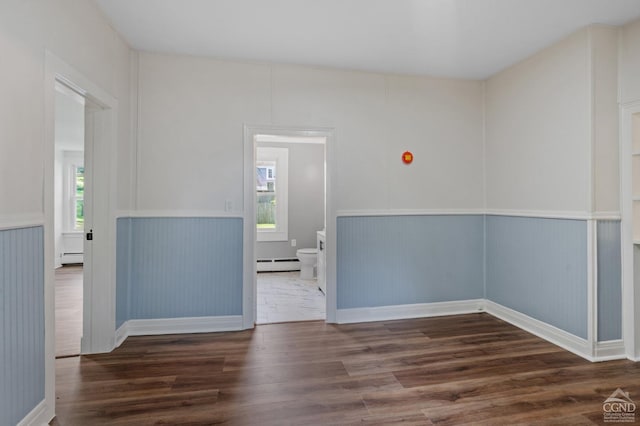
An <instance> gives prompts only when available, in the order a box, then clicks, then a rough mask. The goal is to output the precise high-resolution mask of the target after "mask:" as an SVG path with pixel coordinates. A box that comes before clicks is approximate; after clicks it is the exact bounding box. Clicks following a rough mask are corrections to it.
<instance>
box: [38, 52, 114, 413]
mask: <svg viewBox="0 0 640 426" xmlns="http://www.w3.org/2000/svg"><path fill="white" fill-rule="evenodd" d="M44 71H45V72H44V120H45V122H44V188H43V195H44V206H43V207H44V303H45V306H44V318H45V406H46V408H45V412H46V416H47V418H49V419H51V418H53V417H54V415H55V288H54V284H55V278H54V266H55V260H54V251H55V250H54V236H53V234H54V213H55V211H54V183H53V182H54V179H53V177H54V155H55V84H56V82H60V83H63V84H65V85H66V86H68V87H70V88H71V89H73V90H74V91H76V92H78V93H79V94H81V95H82V96H84V97H85V98H87V100H89V101H91V102H92V103H94V104H96V105H98V106H99V107H100V109H99V110H97V111H95V112H92V113H91V115H92V120H93V132H92V134H91V137H92V139H93V144H94V146H93V155H92V157H93V158H92V160H93V161H92V168H93V170H92V173H93V177H94V178H93V183H92V190H93V194H92V196H93V211H94V214H93V228H92V229H93V231H94V234H95V235H96V239H95V240H94V241H93V242H92V251H93V254H94V256H93V257H94V259H96V260H95V261H94V262H92V261H91V260H90V261H89V262H91V264H90V269H91V276H90V278H89V280H88V281H89V283H83V292H84V293H85V297H84V302H83V309H84V318H83V337H82V349H81V352H82V353H83V354H84V353H99V352H108V351H111V350H112V349H113V347H114V342H115V339H114V338H115V200H116V185H117V173H116V142H117V129H118V127H117V126H118V124H117V116H118V101H117V100H116V99H115V98H114V97H113V96H111V95H110V94H109V93H107V92H106V91H104V90H103V89H101V88H100V87H99V86H98V85H96V84H95V83H93V82H92V81H91V80H90V79H88V78H87V77H85V76H84V75H83V74H81V73H80V72H78V71H77V70H75V69H74V68H73V67H71V66H70V65H68V64H67V63H66V62H64V61H63V60H61V59H60V58H58V57H57V56H55V55H54V54H53V53H51V52H49V51H46V53H45V70H44ZM86 143H87V142H86V140H85V144H86ZM85 149H86V147H85ZM94 172H95V173H94ZM85 261H86V259H85ZM83 281H85V280H83ZM87 296H88V297H87Z"/></svg>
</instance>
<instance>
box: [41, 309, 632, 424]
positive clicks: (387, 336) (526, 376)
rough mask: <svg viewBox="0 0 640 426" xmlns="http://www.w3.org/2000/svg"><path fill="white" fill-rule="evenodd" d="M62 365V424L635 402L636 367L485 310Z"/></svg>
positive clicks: (558, 410)
mask: <svg viewBox="0 0 640 426" xmlns="http://www.w3.org/2000/svg"><path fill="white" fill-rule="evenodd" d="M56 367H57V413H58V418H57V419H56V420H54V423H53V424H56V425H99V424H108V425H147V424H172V425H178V424H180V425H186V424H188V425H201V424H202V425H205V424H231V425H278V426H280V425H356V424H358V425H359V424H372V425H373V424H375V425H391V424H399V423H402V424H409V425H412V424H413V425H432V424H437V425H461V424H473V425H478V424H487V425H514V424H540V425H547V424H556V425H587V424H601V423H602V422H603V408H602V407H603V402H604V400H605V399H606V398H607V397H609V396H610V395H611V394H612V393H613V392H614V391H615V390H616V389H617V388H621V389H623V390H624V391H626V392H629V393H630V396H631V398H632V399H634V398H635V399H636V401H640V364H638V363H633V362H631V361H611V362H602V363H590V362H588V361H585V360H583V359H581V358H579V357H577V356H575V355H573V354H571V353H569V352H567V351H564V350H562V349H560V348H559V347H557V346H554V345H552V344H550V343H548V342H546V341H544V340H542V339H539V338H537V337H535V336H533V335H531V334H529V333H527V332H525V331H522V330H520V329H518V328H516V327H513V326H511V325H509V324H507V323H505V322H503V321H500V320H498V319H496V318H494V317H491V316H490V315H488V314H471V315H462V316H451V317H439V318H429V319H415V320H403V321H389V322H376V323H363V324H351V325H332V324H325V323H324V322H322V321H314V322H304V323H286V324H269V325H261V326H258V327H256V328H255V329H254V330H247V331H241V332H228V333H217V334H197V335H195V334H192V335H172V336H146V337H131V338H129V339H127V341H125V342H124V344H123V345H122V346H121V347H120V348H118V349H117V350H115V351H114V352H113V353H111V354H105V355H93V356H82V357H76V358H64V359H59V360H57V361H56ZM638 415H640V414H638ZM639 420H640V419H639Z"/></svg>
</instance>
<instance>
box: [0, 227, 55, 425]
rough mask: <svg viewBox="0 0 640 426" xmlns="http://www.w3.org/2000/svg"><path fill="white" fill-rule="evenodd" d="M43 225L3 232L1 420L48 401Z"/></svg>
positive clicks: (16, 419)
mask: <svg viewBox="0 0 640 426" xmlns="http://www.w3.org/2000/svg"><path fill="white" fill-rule="evenodd" d="M44 362H45V354H44V242H43V229H42V227H33V228H24V229H14V230H8V231H0V425H15V424H16V423H18V422H19V421H20V420H22V419H23V418H24V417H25V416H26V415H27V414H29V412H30V411H31V410H33V409H34V408H35V407H36V406H37V405H38V404H39V403H40V402H41V401H43V400H44Z"/></svg>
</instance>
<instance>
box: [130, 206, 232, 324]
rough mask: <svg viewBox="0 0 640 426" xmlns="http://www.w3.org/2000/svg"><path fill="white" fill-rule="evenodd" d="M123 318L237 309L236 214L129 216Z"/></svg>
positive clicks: (227, 312) (223, 312)
mask: <svg viewBox="0 0 640 426" xmlns="http://www.w3.org/2000/svg"><path fill="white" fill-rule="evenodd" d="M130 268H131V271H130V277H131V281H130V284H129V285H130V288H129V315H128V316H129V318H130V319H155V318H180V317H198V316H220V315H241V314H242V219H240V218H133V219H131V264H130Z"/></svg>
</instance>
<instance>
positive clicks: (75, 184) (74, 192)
mask: <svg viewBox="0 0 640 426" xmlns="http://www.w3.org/2000/svg"><path fill="white" fill-rule="evenodd" d="M72 169H73V170H72V173H71V176H72V178H71V190H70V193H71V200H70V201H71V203H70V207H71V208H70V211H71V224H72V226H71V229H72V230H74V231H82V230H84V167H83V166H72Z"/></svg>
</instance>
